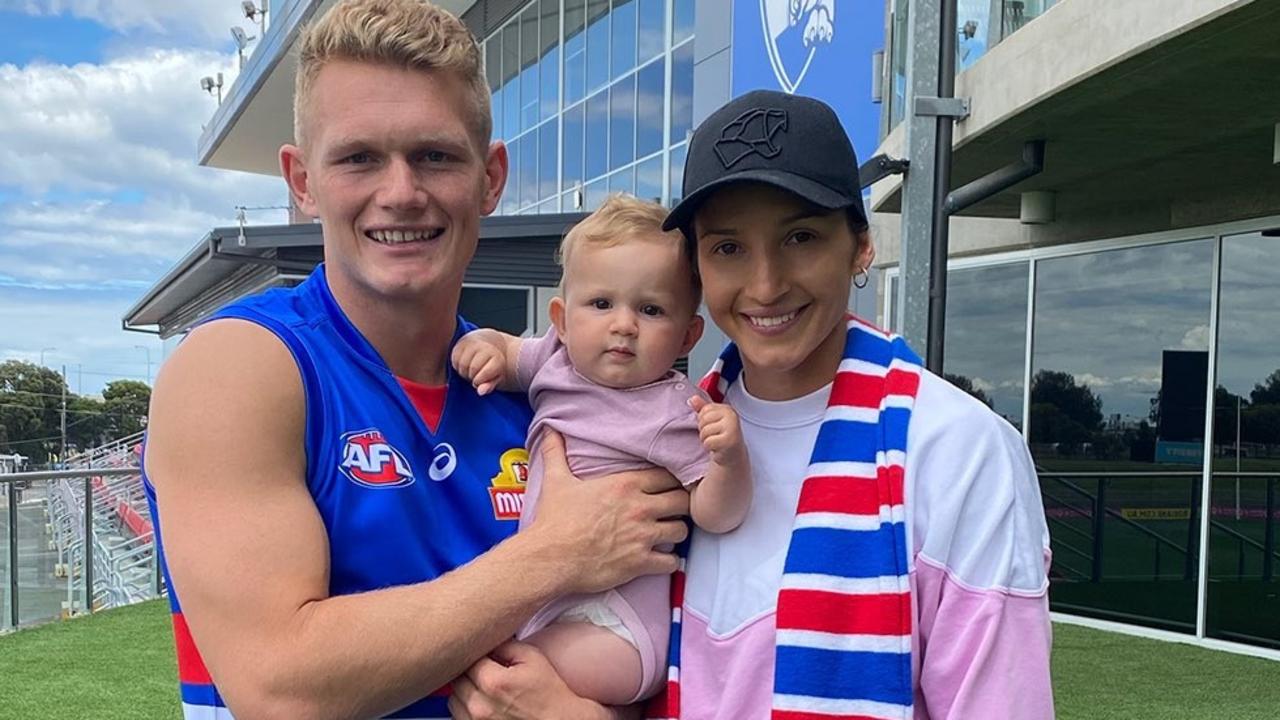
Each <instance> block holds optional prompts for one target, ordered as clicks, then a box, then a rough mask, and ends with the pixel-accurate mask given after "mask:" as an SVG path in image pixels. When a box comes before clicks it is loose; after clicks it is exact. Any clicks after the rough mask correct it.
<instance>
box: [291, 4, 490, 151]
mask: <svg viewBox="0 0 1280 720" xmlns="http://www.w3.org/2000/svg"><path fill="white" fill-rule="evenodd" d="M299 46H300V50H299V56H298V73H297V78H296V80H295V85H294V94H293V135H294V141H295V142H297V143H298V144H299V145H301V144H303V143H304V142H305V139H304V137H303V136H304V128H305V125H306V123H305V122H303V121H304V119H305V116H306V113H307V107H308V103H309V102H310V100H311V94H312V92H313V89H314V86H315V80H316V76H318V75H319V74H320V70H321V69H322V68H324V66H325V64H326V63H329V62H331V61H334V60H349V61H355V62H367V63H381V64H385V65H391V66H396V67H402V68H405V69H408V70H447V71H450V72H453V73H455V74H456V75H457V76H458V77H459V78H460V79H462V81H463V82H465V83H466V84H467V87H468V90H469V91H470V94H471V96H472V102H471V108H470V110H471V115H472V117H471V118H470V122H469V123H468V125H470V126H471V127H473V128H474V131H475V132H474V134H475V136H476V139H477V140H478V141H479V147H480V148H481V149H483V148H487V147H488V145H489V139H490V136H491V135H492V133H493V118H492V117H491V116H490V114H489V85H488V83H487V82H486V81H485V76H484V66H483V63H482V61H481V57H480V46H479V45H478V44H477V43H476V39H475V36H474V35H472V34H471V31H470V30H468V29H467V26H466V25H463V24H462V21H461V20H459V19H458V18H457V17H455V16H454V15H452V14H450V13H449V12H448V11H446V10H444V9H442V8H439V7H436V6H435V5H434V4H432V3H430V2H426V1H425V0H342V2H339V3H338V4H337V5H335V6H334V7H333V8H331V9H330V10H329V11H328V12H326V13H325V14H324V16H323V17H321V18H320V19H319V20H318V21H317V22H315V23H312V24H311V25H308V26H307V28H306V29H305V30H303V32H302V39H301V42H300V43H299Z"/></svg>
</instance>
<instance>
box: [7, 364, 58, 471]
mask: <svg viewBox="0 0 1280 720" xmlns="http://www.w3.org/2000/svg"><path fill="white" fill-rule="evenodd" d="M64 389H65V387H64V385H63V381H62V376H61V375H59V374H58V373H56V372H54V371H52V370H50V369H48V368H46V367H41V366H39V365H36V364H34V363H28V362H22V361H21V360H7V361H5V362H3V363H0V425H3V426H4V428H5V438H6V440H5V444H4V447H5V449H6V451H7V452H19V453H22V454H23V455H29V456H31V457H33V458H41V457H42V456H47V455H48V454H49V453H50V452H55V453H56V452H57V451H58V439H57V438H58V437H59V434H60V425H61V423H60V420H61V416H60V414H59V411H60V409H61V407H62V393H63V390H64Z"/></svg>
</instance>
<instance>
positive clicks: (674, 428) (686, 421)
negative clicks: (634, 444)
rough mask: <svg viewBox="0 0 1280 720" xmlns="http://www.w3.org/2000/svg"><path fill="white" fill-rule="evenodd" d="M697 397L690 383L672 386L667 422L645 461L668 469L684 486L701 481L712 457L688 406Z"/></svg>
mask: <svg viewBox="0 0 1280 720" xmlns="http://www.w3.org/2000/svg"><path fill="white" fill-rule="evenodd" d="M694 395H702V392H701V391H700V390H698V389H697V388H696V387H695V386H694V385H693V383H691V382H688V381H685V382H683V383H677V384H676V385H674V386H672V390H671V392H670V393H669V396H670V401H669V402H668V403H667V405H666V413H665V415H664V419H665V420H666V422H665V423H664V424H662V425H661V427H659V429H658V431H657V432H656V433H654V437H653V442H652V443H651V444H650V446H649V454H648V457H647V458H646V459H647V460H648V461H649V462H651V463H653V464H654V465H657V466H658V467H661V468H666V469H667V471H668V472H670V473H671V474H672V475H674V476H675V478H676V480H679V481H680V484H681V485H685V486H689V485H691V484H693V483H695V482H697V481H699V480H701V479H702V478H703V476H705V475H706V474H707V466H708V465H710V464H711V456H710V455H708V454H707V451H706V448H704V447H702V440H701V439H700V438H699V437H698V416H697V414H696V413H694V412H693V408H690V407H689V405H688V402H689V398H691V397H693V396H694ZM703 397H704V398H705V397H706V396H705V395H703Z"/></svg>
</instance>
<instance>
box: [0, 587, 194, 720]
mask: <svg viewBox="0 0 1280 720" xmlns="http://www.w3.org/2000/svg"><path fill="white" fill-rule="evenodd" d="M181 715H182V709H181V706H180V703H179V700H178V671H177V666H176V664H175V660H174V651H173V632H172V631H171V630H170V627H169V612H168V606H167V605H166V604H165V603H164V602H163V601H160V602H148V603H143V604H141V605H134V606H131V607H126V608H120V609H117V610H111V611H109V612H103V613H98V614H95V615H93V616H91V617H87V618H81V619H77V620H73V621H71V622H55V623H51V624H48V625H42V626H40V627H37V628H32V629H30V630H21V631H19V632H16V633H14V634H12V635H6V636H4V637H0V719H3V720H10V719H13V720H19V719H21V720H38V719H43V718H58V719H59V720H61V719H63V718H66V719H67V720H71V719H73V718H74V719H77V720H78V719H79V718H86V719H87V718H95V719H97V720H143V719H147V718H178V717H181Z"/></svg>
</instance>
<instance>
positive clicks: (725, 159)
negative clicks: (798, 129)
mask: <svg viewBox="0 0 1280 720" xmlns="http://www.w3.org/2000/svg"><path fill="white" fill-rule="evenodd" d="M786 129H787V111H786V110H780V109H778V108H753V109H751V110H748V111H746V112H744V113H742V114H741V115H739V116H738V117H736V118H734V120H733V121H732V122H730V123H729V124H728V125H725V126H724V129H723V130H721V131H720V139H719V140H717V141H716V145H715V151H716V157H718V158H720V164H721V165H724V167H725V169H726V170H728V169H729V168H731V167H733V166H734V165H737V164H738V163H739V162H741V161H742V159H743V158H746V157H750V156H751V155H760V156H761V157H763V158H765V159H772V158H775V157H777V156H778V155H779V154H781V153H782V147H781V146H779V145H778V138H777V136H778V133H780V132H782V131H784V130H786Z"/></svg>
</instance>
